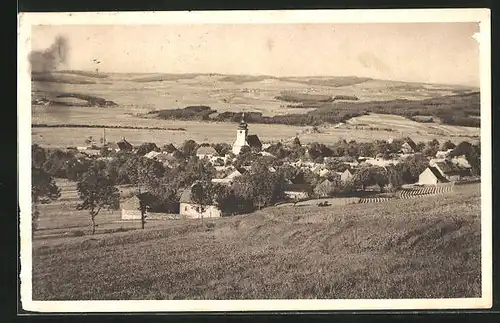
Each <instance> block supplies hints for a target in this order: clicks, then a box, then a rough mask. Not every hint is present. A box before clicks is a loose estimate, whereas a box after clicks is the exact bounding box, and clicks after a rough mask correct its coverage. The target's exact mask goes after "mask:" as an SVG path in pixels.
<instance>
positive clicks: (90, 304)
mask: <svg viewBox="0 0 500 323" xmlns="http://www.w3.org/2000/svg"><path fill="white" fill-rule="evenodd" d="M396 22H399V23H408V22H480V35H479V37H477V39H478V41H480V72H481V76H480V86H481V151H482V155H483V158H481V173H482V182H481V203H482V204H481V208H482V213H481V221H482V222H481V252H482V258H481V260H482V295H481V298H466V299H378V300H374V299H369V300H360V299H357V300H349V299H344V300H310V299H307V300H221V301H214V300H196V301H195V300H185V301H177V300H171V301H169V300H167V301H33V300H32V294H31V287H32V284H31V283H32V282H31V256H32V250H31V221H30V220H29V219H30V213H31V195H30V193H29V192H30V187H31V167H30V162H31V148H30V147H31V81H30V75H29V63H28V59H27V53H29V52H30V48H31V45H30V35H31V26H32V25H81V24H92V25H113V24H128V25H130V24H143V25H158V24H160V25H166V24H222V23H231V24H250V23H251V24H264V23H268V24H284V23H396ZM490 28H491V27H490V11H489V9H401V10H400V9H397V10H395V9H391V10H296V11H290V10H281V11H230V12H228V11H225V12H224V11H210V12H202V11H199V12H99V13H28V14H27V13H21V14H19V16H18V129H19V130H18V131H19V133H18V145H19V148H18V149H19V150H18V151H19V158H18V160H19V174H20V175H19V199H20V205H21V211H22V212H21V219H20V238H21V239H20V240H21V250H20V253H21V274H20V278H21V302H22V308H23V309H24V310H28V311H39V312H80V313H81V312H149V311H153V312H156V311H159V312H188V311H217V312H222V311H294V310H298V311H299V310H300V311H304V310H375V309H377V310H380V309H385V310H407V309H413V310H416V309H471V308H475V309H478V308H490V307H491V306H492V225H491V221H492V192H491V167H492V165H491V83H490V82H491V79H490V77H491V55H490V52H491V44H490V42H491V30H490ZM457 63H459V62H457ZM28 156H30V158H27V157H28Z"/></svg>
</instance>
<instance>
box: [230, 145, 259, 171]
mask: <svg viewBox="0 0 500 323" xmlns="http://www.w3.org/2000/svg"><path fill="white" fill-rule="evenodd" d="M255 158H256V156H255V155H254V154H253V153H252V150H251V149H250V147H248V146H243V147H241V150H240V153H239V154H238V157H237V159H236V163H235V166H236V167H241V166H249V165H250V164H252V162H254V161H255Z"/></svg>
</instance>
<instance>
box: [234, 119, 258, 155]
mask: <svg viewBox="0 0 500 323" xmlns="http://www.w3.org/2000/svg"><path fill="white" fill-rule="evenodd" d="M245 146H246V147H249V148H251V149H252V150H254V151H261V150H262V143H261V141H260V139H259V137H258V136H257V135H248V124H247V123H246V122H245V113H243V114H242V116H241V122H240V124H239V125H238V129H237V130H236V141H235V142H234V144H233V149H232V151H233V154H235V155H238V154H239V153H240V151H241V148H243V147H245Z"/></svg>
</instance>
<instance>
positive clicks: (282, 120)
mask: <svg viewBox="0 0 500 323" xmlns="http://www.w3.org/2000/svg"><path fill="white" fill-rule="evenodd" d="M308 99H309V98H308ZM321 100H324V98H321ZM370 112H371V113H381V114H394V115H400V116H404V117H407V118H409V119H412V120H415V121H418V122H441V123H443V124H448V125H457V126H467V127H479V126H480V118H479V116H480V97H479V92H472V93H466V94H457V95H447V96H441V97H436V98H431V99H425V100H390V101H376V102H357V101H354V102H344V101H339V102H321V104H319V106H318V108H316V109H314V110H312V111H309V112H307V113H301V114H299V113H297V114H284V115H275V116H272V117H268V116H263V115H262V113H260V112H247V113H245V117H246V120H247V122H251V123H264V124H286V125H297V126H317V125H320V124H322V123H331V124H336V123H339V122H345V121H346V120H348V119H350V118H353V117H357V116H361V115H364V114H367V113H370ZM216 113H217V111H216V110H213V109H212V108H211V107H208V106H189V107H186V108H183V109H164V110H156V111H151V112H149V113H148V114H150V115H151V114H153V115H156V116H157V117H158V118H160V119H176V120H207V121H210V120H211V121H226V122H238V121H239V120H240V118H241V113H239V112H230V111H226V112H222V113H219V114H216ZM214 114H216V115H214ZM422 116H425V117H426V118H422Z"/></svg>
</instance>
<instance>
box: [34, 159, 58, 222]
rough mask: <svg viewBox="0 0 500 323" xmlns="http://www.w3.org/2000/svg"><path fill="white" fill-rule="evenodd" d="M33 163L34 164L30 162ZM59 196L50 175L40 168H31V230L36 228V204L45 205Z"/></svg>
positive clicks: (37, 214) (37, 215) (37, 212)
mask: <svg viewBox="0 0 500 323" xmlns="http://www.w3.org/2000/svg"><path fill="white" fill-rule="evenodd" d="M32 163H34V162H32ZM60 196H61V190H60V189H59V187H58V186H57V185H56V183H55V181H54V179H53V178H52V176H50V174H48V173H47V172H46V171H44V170H43V169H42V168H39V167H34V165H32V167H31V205H32V212H33V214H32V229H33V230H36V229H37V228H38V217H39V215H40V213H39V211H38V204H40V203H41V204H46V203H49V202H50V201H53V200H56V199H58V198H59V197H60Z"/></svg>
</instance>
